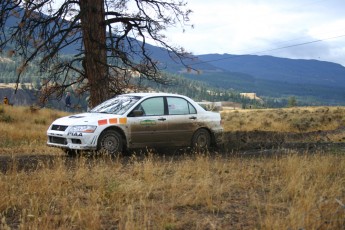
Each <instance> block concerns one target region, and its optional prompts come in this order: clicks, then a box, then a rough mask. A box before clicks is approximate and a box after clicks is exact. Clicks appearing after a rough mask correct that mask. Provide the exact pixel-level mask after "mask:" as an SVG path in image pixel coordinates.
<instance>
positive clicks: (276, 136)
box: [224, 127, 345, 150]
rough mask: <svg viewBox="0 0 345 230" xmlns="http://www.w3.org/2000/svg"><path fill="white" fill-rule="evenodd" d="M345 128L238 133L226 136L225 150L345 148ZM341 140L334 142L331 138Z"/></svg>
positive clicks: (227, 133)
mask: <svg viewBox="0 0 345 230" xmlns="http://www.w3.org/2000/svg"><path fill="white" fill-rule="evenodd" d="M344 134H345V127H340V128H338V129H336V130H326V131H321V130H320V131H314V132H305V133H292V132H272V131H236V132H226V133H225V134H224V149H225V150H230V149H232V150H246V149H271V148H323V147H329V146H340V147H345V142H344V140H343V139H344V137H342V136H344ZM335 135H339V136H340V137H341V139H340V140H339V141H338V142H336V143H335V142H333V141H331V139H334V138H330V137H331V136H335Z"/></svg>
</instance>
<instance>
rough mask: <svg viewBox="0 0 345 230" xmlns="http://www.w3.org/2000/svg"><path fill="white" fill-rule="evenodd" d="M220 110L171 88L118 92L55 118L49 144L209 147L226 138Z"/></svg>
mask: <svg viewBox="0 0 345 230" xmlns="http://www.w3.org/2000/svg"><path fill="white" fill-rule="evenodd" d="M222 134H223V128H222V126H221V117H220V114H219V113H216V112H210V111H206V110H204V109H203V108H202V107H201V106H200V105H199V104H197V103H196V102H194V101H193V100H192V99H190V98H188V97H186V96H181V95H176V94H167V93H131V94H123V95H119V96H117V97H115V98H112V99H110V100H107V101H105V102H103V103H102V104H100V105H98V106H96V107H95V108H93V109H92V110H91V111H89V112H86V113H81V114H76V115H71V116H67V117H62V118H59V119H57V120H55V121H54V122H53V123H52V124H51V125H50V127H49V129H48V130H47V135H48V141H47V144H48V145H49V146H54V147H59V148H63V149H64V150H65V151H66V152H68V153H70V152H72V151H74V150H97V151H106V152H109V153H110V154H114V153H117V152H122V151H123V150H124V149H132V148H145V147H182V146H192V147H199V148H203V149H206V148H209V147H210V146H211V145H217V144H219V143H221V142H222Z"/></svg>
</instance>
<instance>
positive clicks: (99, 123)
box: [98, 119, 108, 125]
mask: <svg viewBox="0 0 345 230" xmlns="http://www.w3.org/2000/svg"><path fill="white" fill-rule="evenodd" d="M106 124H108V120H107V119H104V120H98V125H106Z"/></svg>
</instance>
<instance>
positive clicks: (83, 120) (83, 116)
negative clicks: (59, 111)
mask: <svg viewBox="0 0 345 230" xmlns="http://www.w3.org/2000/svg"><path fill="white" fill-rule="evenodd" d="M119 117H121V116H120V115H116V114H105V113H80V114H74V115H70V116H66V117H62V118H59V119H57V120H55V121H54V122H53V124H59V125H68V126H70V125H97V124H98V121H100V120H104V119H111V118H119Z"/></svg>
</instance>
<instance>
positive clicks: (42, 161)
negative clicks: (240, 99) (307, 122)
mask: <svg viewBox="0 0 345 230" xmlns="http://www.w3.org/2000/svg"><path fill="white" fill-rule="evenodd" d="M302 109H303V108H302ZM331 109H333V108H330V110H331ZM295 110H298V109H297V108H295ZM277 111H280V110H277ZM275 112H276V111H271V113H275ZM238 113H239V115H240V114H241V113H244V114H245V115H244V116H247V114H249V113H251V112H250V111H245V112H244V111H239V112H238ZM253 113H256V114H258V112H257V111H253ZM263 113H264V112H263ZM296 113H297V112H296ZM298 113H300V114H304V112H303V113H302V112H298ZM64 114H65V113H62V112H57V111H53V110H46V109H43V110H36V109H34V110H33V109H30V108H25V107H20V108H16V107H2V108H1V107H0V116H1V121H0V125H1V128H0V133H1V134H0V135H2V136H1V140H0V149H1V154H0V160H2V161H0V162H2V163H4V159H6V161H7V164H8V165H7V168H6V170H2V171H0V194H1V196H0V229H343V228H344V227H345V206H344V203H345V170H344V168H345V156H344V150H342V149H338V150H335V151H332V152H323V151H318V152H313V153H311V152H303V153H298V152H296V151H294V150H284V151H283V150H274V151H271V152H270V155H269V156H268V155H256V156H248V155H246V154H245V153H243V154H241V155H239V154H237V153H227V154H226V153H223V154H217V153H205V154H201V153H197V152H195V153H190V154H181V155H168V154H162V153H160V154H153V153H152V152H150V151H148V152H147V153H146V154H144V155H139V154H133V155H132V156H125V157H124V156H119V157H109V156H106V155H102V156H91V157H76V158H70V157H66V156H64V155H63V154H62V153H61V152H59V151H57V150H55V149H54V148H53V149H51V148H48V147H45V141H46V137H45V132H46V129H47V128H48V126H49V124H50V122H51V121H52V120H54V119H55V118H56V117H58V116H61V115H64ZM314 115H315V119H317V115H316V114H314ZM240 116H242V115H240ZM273 116H274V117H275V116H276V115H273ZM288 116H289V115H288ZM223 117H224V120H225V124H224V125H225V126H226V129H227V130H229V129H230V128H229V126H228V122H229V121H227V120H226V115H223ZM253 117H255V116H254V115H253ZM332 119H333V118H332ZM273 120H276V119H273ZM320 124H321V123H320ZM286 125H288V123H286ZM327 129H328V128H327ZM5 131H6V133H5V134H3V132H5ZM3 138H4V140H3ZM41 154H44V155H45V156H46V157H42V156H41ZM17 155H26V156H17ZM40 156H41V157H40ZM20 157H22V158H20ZM23 159H27V162H26V164H28V165H27V167H23V162H22V160H23ZM33 159H34V160H33ZM47 159H48V160H47Z"/></svg>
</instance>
